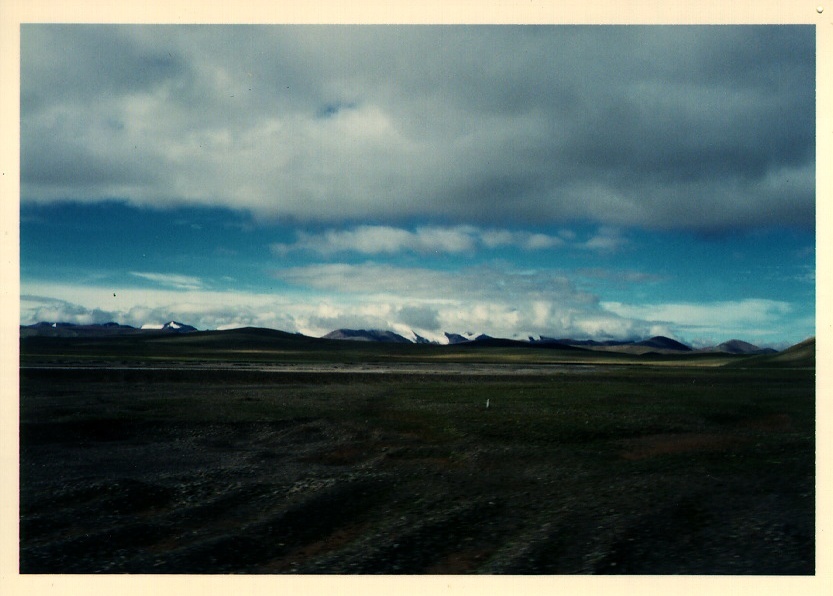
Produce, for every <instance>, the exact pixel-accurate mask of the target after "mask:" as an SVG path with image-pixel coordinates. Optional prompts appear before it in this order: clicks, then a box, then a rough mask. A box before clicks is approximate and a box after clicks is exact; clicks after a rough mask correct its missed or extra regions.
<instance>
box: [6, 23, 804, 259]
mask: <svg viewBox="0 0 833 596" xmlns="http://www.w3.org/2000/svg"><path fill="white" fill-rule="evenodd" d="M814 36H815V29H814V28H813V26H774V27H763V26H737V27H734V26H721V27H710V26H696V27H682V26H673V27H672V26H665V27H663V26H660V27H637V26H628V27H571V26H557V27H548V26H543V27H529V26H523V27H514V26H498V27H465V26H462V27H398V26H382V27H372V26H368V27H350V26H341V27H318V26H254V27H247V26H235V27H222V26H213V27H205V26H182V27H179V26H165V27H161V26H106V25H98V26H88V25H34V24H33V25H29V24H27V25H24V26H23V27H22V30H21V52H22V56H21V95H20V97H21V200H22V201H23V202H24V203H31V202H52V201H64V200H74V201H103V200H113V199H115V200H121V201H125V202H128V203H130V204H133V205H139V206H148V207H156V208H166V207H173V206H178V205H200V206H212V207H216V206H224V207H229V208H232V209H235V210H239V211H244V212H249V213H251V214H252V215H254V216H255V217H256V218H260V219H263V220H275V219H283V220H292V221H316V222H345V221H346V222H353V223H355V222H357V221H373V222H375V223H377V224H390V223H394V222H400V223H402V222H413V221H416V220H418V219H419V218H424V217H430V218H431V221H444V222H451V223H453V224H460V225H479V226H481V227H483V228H489V227H494V226H496V225H500V226H506V225H508V224H509V223H511V224H524V225H525V224H529V223H535V224H541V223H546V224H553V223H555V224H556V225H560V224H562V223H569V222H579V221H580V222H588V221H589V222H596V223H597V224H600V225H605V226H614V227H619V228H621V227H629V226H641V227H648V228H663V229H667V228H671V229H695V230H735V229H740V228H749V227H757V226H771V225H796V226H802V227H804V228H812V227H813V226H814V224H815V162H814V160H815V41H814ZM388 231H389V232H392V231H393V230H388ZM444 231H445V232H446V233H449V234H450V236H449V237H447V238H442V237H440V238H435V239H434V241H435V242H436V243H438V244H439V245H441V246H444V247H445V249H446V250H449V251H450V250H465V245H464V244H463V245H462V246H461V245H458V244H454V243H455V242H458V241H463V242H465V240H466V239H465V237H464V236H465V235H463V236H461V235H460V234H459V233H453V229H451V228H449V229H445V230H444ZM376 232H377V233H378V234H379V235H380V237H378V238H376V241H377V242H378V244H376V245H375V246H377V250H383V247H384V246H385V244H384V242H385V241H387V242H390V243H392V245H393V246H400V245H402V246H404V245H407V244H408V243H414V242H418V239H416V238H413V237H410V236H409V237H400V236H401V234H400V235H399V236H397V235H393V236H391V237H389V238H387V239H386V238H384V237H383V236H384V234H383V232H384V230H382V229H378V230H376ZM411 233H412V234H416V232H411ZM350 240H351V239H350V238H334V239H333V241H343V242H346V243H348V244H349V242H350ZM491 241H493V242H498V243H499V242H501V240H500V237H499V235H498V236H493V237H492V238H491ZM607 241H608V242H611V241H612V239H611V238H608V239H607ZM443 242H448V243H449V244H448V245H444V244H443ZM527 242H528V244H529V248H531V249H537V248H542V247H544V246H542V245H546V244H547V243H548V242H553V243H554V242H555V239H554V238H549V239H547V238H537V237H536V238H528V239H527ZM598 242H602V239H599V240H598ZM412 250H413V248H412ZM368 254H373V253H368Z"/></svg>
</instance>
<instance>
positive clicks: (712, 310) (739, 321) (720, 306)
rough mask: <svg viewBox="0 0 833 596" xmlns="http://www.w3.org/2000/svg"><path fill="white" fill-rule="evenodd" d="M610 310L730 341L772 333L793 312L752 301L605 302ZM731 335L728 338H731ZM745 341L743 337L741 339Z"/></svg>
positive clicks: (778, 304) (779, 303)
mask: <svg viewBox="0 0 833 596" xmlns="http://www.w3.org/2000/svg"><path fill="white" fill-rule="evenodd" d="M601 306H602V307H603V308H604V309H606V310H607V311H609V312H611V313H614V314H616V315H618V316H619V317H622V318H625V319H639V320H643V321H651V322H654V323H660V324H663V325H664V326H665V327H673V328H676V329H680V330H684V331H685V333H686V335H692V334H699V335H709V334H711V335H712V336H715V337H722V338H723V339H721V340H720V341H726V340H728V339H732V338H735V337H738V336H746V337H751V336H756V335H765V334H769V333H771V329H772V328H773V327H775V326H776V324H779V325H778V326H780V323H781V322H782V321H783V319H784V318H785V317H786V316H788V315H789V314H791V313H792V312H793V308H792V306H791V305H790V304H789V303H787V302H783V301H778V300H767V299H758V298H749V299H745V300H737V301H721V302H710V303H664V304H638V305H635V304H622V303H620V302H602V303H601ZM727 335H728V336H727ZM739 338H742V337H739Z"/></svg>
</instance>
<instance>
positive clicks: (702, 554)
mask: <svg viewBox="0 0 833 596" xmlns="http://www.w3.org/2000/svg"><path fill="white" fill-rule="evenodd" d="M487 372H488V371H486V373H487ZM487 399H488V400H489V405H490V407H489V408H488V409H487V408H486V400H487ZM20 417H21V422H20V442H21V444H20V447H21V455H20V483H21V487H20V498H21V519H20V524H21V525H20V540H21V547H20V571H21V572H22V573H123V572H127V573H306V574H333V573H340V574H380V573H383V574H403V573H407V574H431V573H441V574H463V573H491V574H613V573H626V574H813V573H814V569H815V567H814V558H815V549H814V538H815V528H814V524H815V517H814V510H815V507H814V506H815V492H814V463H815V461H814V460H815V456H814V443H815V441H814V372H813V371H812V370H769V369H757V370H754V371H747V370H743V369H727V368H703V369H700V368H647V367H616V366H607V367H604V366H602V367H561V368H557V369H556V368H553V369H552V370H551V371H549V372H548V371H546V370H540V371H537V372H536V374H517V375H513V374H511V371H509V372H507V371H505V370H503V371H501V374H500V375H497V374H496V375H489V374H485V373H484V372H483V371H480V374H477V375H467V374H465V372H462V373H461V372H455V374H423V373H419V372H413V371H411V372H408V373H407V374H402V373H397V372H396V370H395V367H394V369H393V370H387V372H386V373H384V374H373V373H361V372H355V371H353V372H338V371H333V370H329V371H328V372H327V373H321V374H312V373H309V372H306V373H293V372H291V371H287V370H284V371H282V372H273V373H269V372H262V371H261V372H258V371H253V370H245V369H241V368H231V369H228V370H216V371H210V370H206V371H199V370H180V371H176V370H156V371H154V370H142V369H131V370H116V371H113V370H110V371H107V370H93V371H90V370H75V371H70V370H44V369H23V370H22V371H21V395H20Z"/></svg>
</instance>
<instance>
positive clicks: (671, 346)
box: [634, 335, 691, 352]
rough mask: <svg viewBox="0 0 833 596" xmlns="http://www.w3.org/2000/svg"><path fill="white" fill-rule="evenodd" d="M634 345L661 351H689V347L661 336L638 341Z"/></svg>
mask: <svg viewBox="0 0 833 596" xmlns="http://www.w3.org/2000/svg"><path fill="white" fill-rule="evenodd" d="M634 345H637V346H645V347H648V348H659V349H662V350H679V351H681V352H690V351H691V347H689V346H687V345H685V344H683V343H680V342H678V341H676V340H673V339H671V338H670V337H664V336H662V335H657V336H655V337H652V338H651V339H646V340H643V341H638V342H636V344H634Z"/></svg>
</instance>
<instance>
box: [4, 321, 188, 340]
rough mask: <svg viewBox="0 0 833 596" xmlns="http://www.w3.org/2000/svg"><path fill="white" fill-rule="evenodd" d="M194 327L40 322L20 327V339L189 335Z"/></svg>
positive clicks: (170, 324)
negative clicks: (139, 326) (148, 334)
mask: <svg viewBox="0 0 833 596" xmlns="http://www.w3.org/2000/svg"><path fill="white" fill-rule="evenodd" d="M196 330H197V328H196V327H192V326H191V325H186V324H184V323H177V322H176V321H170V322H168V323H165V324H164V325H153V326H149V327H142V328H141V329H139V328H136V327H133V326H131V325H122V324H120V323H115V322H112V321H111V322H109V323H100V324H95V325H77V324H75V323H63V322H55V323H49V322H44V321H42V322H40V323H35V324H33V325H21V326H20V337H109V336H113V335H137V334H147V333H151V334H159V333H190V332H193V331H196Z"/></svg>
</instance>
